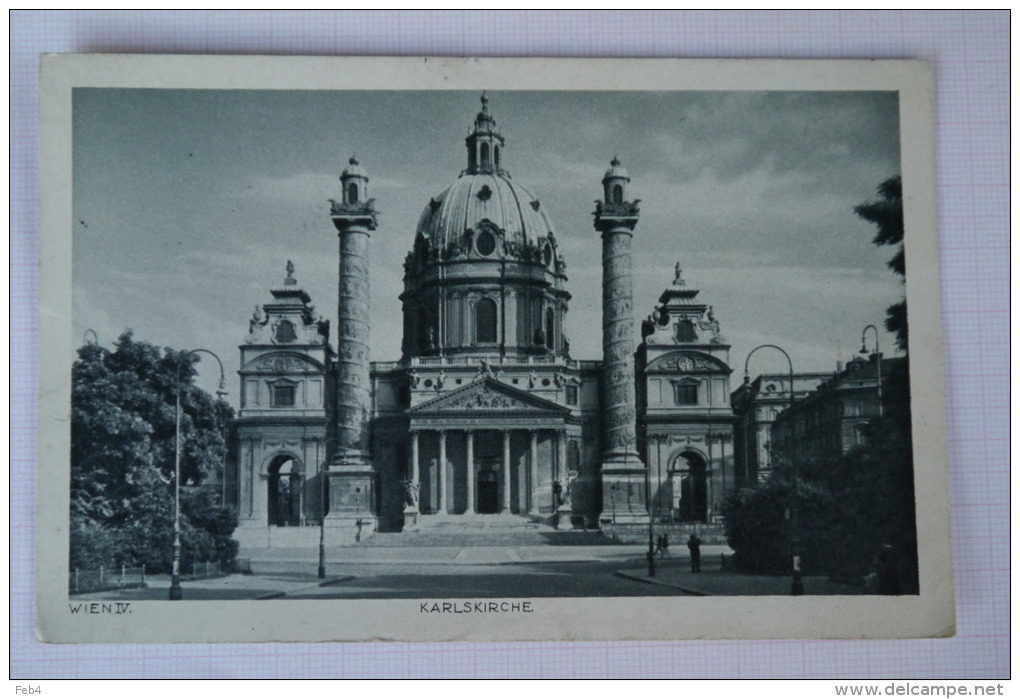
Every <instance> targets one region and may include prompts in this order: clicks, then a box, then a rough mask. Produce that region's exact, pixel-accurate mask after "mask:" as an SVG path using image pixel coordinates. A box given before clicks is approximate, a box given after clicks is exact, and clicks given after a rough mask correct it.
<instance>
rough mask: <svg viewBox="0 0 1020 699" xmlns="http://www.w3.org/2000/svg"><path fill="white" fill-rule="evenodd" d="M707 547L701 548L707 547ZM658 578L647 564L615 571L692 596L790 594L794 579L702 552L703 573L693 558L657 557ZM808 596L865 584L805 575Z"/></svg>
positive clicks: (856, 591)
mask: <svg viewBox="0 0 1020 699" xmlns="http://www.w3.org/2000/svg"><path fill="white" fill-rule="evenodd" d="M704 548H705V547H702V549H704ZM655 563H656V570H655V577H651V576H649V575H648V567H647V566H644V567H641V568H626V569H621V570H617V571H616V574H617V575H619V576H620V577H624V578H628V579H630V580H638V581H641V582H644V583H648V584H650V585H662V586H666V587H672V588H674V589H676V590H678V591H681V592H685V593H687V594H689V595H698V596H706V597H719V596H763V595H779V596H784V597H789V596H790V588H791V586H792V583H793V581H792V579H791V577H790V576H789V575H745V574H744V573H734V572H731V571H723V570H722V569H721V566H720V561H719V560H718V559H716V560H710V559H706V558H705V556H704V554H702V564H701V572H700V573H693V572H691V568H690V558H688V557H687V556H684V557H683V558H680V559H657V560H656V562H655ZM802 581H803V583H804V594H805V595H863V594H866V592H865V589H864V588H863V587H858V586H855V585H847V584H844V583H836V582H831V581H830V580H829V579H828V578H827V577H826V576H820V575H805V576H803V578H802Z"/></svg>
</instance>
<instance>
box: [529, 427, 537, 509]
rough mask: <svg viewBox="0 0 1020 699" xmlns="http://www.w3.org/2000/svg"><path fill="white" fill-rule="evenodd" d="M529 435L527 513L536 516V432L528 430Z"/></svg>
mask: <svg viewBox="0 0 1020 699" xmlns="http://www.w3.org/2000/svg"><path fill="white" fill-rule="evenodd" d="M528 434H529V435H531V452H530V454H529V455H528V456H529V458H528V467H529V471H530V478H529V479H528V481H529V482H528V503H529V504H530V507H529V508H528V511H529V512H530V513H531V514H538V501H537V500H536V499H535V487H536V486H537V485H538V430H528Z"/></svg>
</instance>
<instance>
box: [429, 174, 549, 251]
mask: <svg viewBox="0 0 1020 699" xmlns="http://www.w3.org/2000/svg"><path fill="white" fill-rule="evenodd" d="M490 226H492V227H495V228H496V229H497V230H501V231H503V232H504V233H503V237H504V240H505V241H506V242H507V243H510V244H516V245H518V246H521V247H525V246H537V245H539V241H540V239H543V240H544V239H547V238H548V237H549V234H550V233H553V225H552V222H551V221H550V220H549V217H548V216H547V215H546V212H545V210H544V208H543V207H542V205H541V203H540V202H539V200H538V198H537V197H536V196H535V195H534V194H532V193H531V192H530V191H529V190H528V189H526V188H525V187H523V186H521V185H520V184H517V183H516V182H514V181H513V180H511V179H510V176H509V175H508V174H507V173H505V172H498V171H491V172H477V173H472V172H470V171H465V172H463V173H462V174H461V176H460V177H459V178H457V180H456V181H455V182H454V183H453V184H451V185H450V186H449V187H447V188H446V189H444V190H443V191H442V192H441V193H440V194H439V195H438V196H436V197H435V198H434V199H433V200H432V201H431V202H429V205H428V206H426V207H425V210H424V211H423V212H422V215H421V218H420V219H419V221H418V230H417V233H418V235H421V236H423V237H424V238H425V239H426V240H428V242H429V244H430V245H432V246H437V247H440V248H444V249H445V248H446V247H448V246H450V245H451V244H460V243H461V242H462V241H466V239H467V238H468V237H469V236H470V235H471V233H478V232H479V231H481V230H482V229H484V228H486V227H490ZM480 252H483V251H480ZM483 254H485V253H484V252H483Z"/></svg>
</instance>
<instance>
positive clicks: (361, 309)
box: [336, 219, 375, 464]
mask: <svg viewBox="0 0 1020 699" xmlns="http://www.w3.org/2000/svg"><path fill="white" fill-rule="evenodd" d="M337 227H338V229H339V231H340V274H339V295H340V300H339V304H338V313H337V317H338V319H339V327H338V328H337V355H338V356H337V375H338V379H339V383H338V387H337V454H336V460H337V461H339V462H340V463H355V464H363V463H366V462H367V461H368V459H369V443H368V435H369V432H368V428H369V426H368V421H369V410H370V406H371V395H370V375H369V351H368V339H369V338H368V336H369V318H368V310H369V296H368V240H369V230H370V229H371V228H374V227H375V225H374V221H373V222H372V223H371V227H370V226H369V225H367V224H366V221H365V219H357V220H354V219H352V220H348V221H345V222H344V225H341V224H340V223H339V222H338V224H337Z"/></svg>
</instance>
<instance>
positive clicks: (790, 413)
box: [772, 354, 905, 461]
mask: <svg viewBox="0 0 1020 699" xmlns="http://www.w3.org/2000/svg"><path fill="white" fill-rule="evenodd" d="M904 361H905V359H903V358H902V357H896V358H892V359H882V358H881V355H878V354H872V355H871V356H870V357H869V358H868V359H864V358H863V357H859V358H856V359H854V360H852V361H850V362H848V363H847V365H846V368H845V369H844V370H843V371H840V372H838V373H836V374H834V375H830V376H829V377H828V378H827V379H826V380H825V381H823V382H822V383H821V384H820V385H819V386H818V387H817V388H816V389H815V390H814V391H812V392H811V393H810V394H808V395H807V396H805V397H804V398H803V399H802V400H798V401H797V402H796V403H794V405H793V407H791V408H787V409H786V410H784V411H783V412H781V413H780V414H779V415H778V416H777V417H776V420H775V422H774V424H773V425H772V441H773V446H772V449H773V456H774V458H776V459H786V460H787V461H789V459H790V453H791V451H793V447H794V446H795V447H796V452H797V456H798V458H800V459H802V460H814V461H827V460H834V459H837V458H839V457H841V456H843V455H844V454H846V453H847V452H848V451H850V450H851V449H852V448H854V447H856V446H861V445H863V444H865V443H866V439H865V436H864V429H865V428H866V426H867V424H868V423H869V422H871V421H872V420H874V419H875V418H876V417H879V416H880V415H881V414H882V407H881V402H880V400H881V395H882V394H881V385H882V379H884V378H887V377H888V375H889V373H890V372H891V371H892V370H893V368H894V367H895V366H896V365H897V364H900V363H902V362H904Z"/></svg>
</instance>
